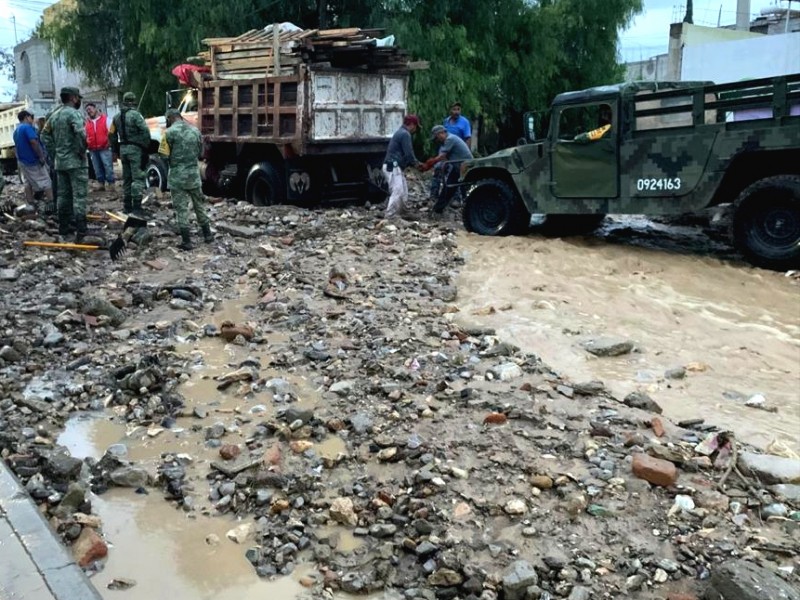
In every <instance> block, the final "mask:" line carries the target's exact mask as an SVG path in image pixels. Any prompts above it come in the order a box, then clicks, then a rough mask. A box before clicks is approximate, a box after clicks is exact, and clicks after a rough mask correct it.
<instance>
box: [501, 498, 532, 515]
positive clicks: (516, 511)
mask: <svg viewBox="0 0 800 600" xmlns="http://www.w3.org/2000/svg"><path fill="white" fill-rule="evenodd" d="M503 510H504V511H505V512H506V514H508V515H524V514H525V513H526V512H528V507H527V505H526V504H525V501H524V500H520V499H519V498H512V499H511V500H509V501H508V502H506V503H505V505H504V506H503Z"/></svg>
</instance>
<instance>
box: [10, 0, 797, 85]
mask: <svg viewBox="0 0 800 600" xmlns="http://www.w3.org/2000/svg"><path fill="white" fill-rule="evenodd" d="M51 4H53V2H52V1H50V0H0V48H4V49H7V50H11V49H12V48H13V47H14V45H15V44H16V42H17V41H24V40H26V39H28V37H30V35H31V32H32V31H33V28H34V27H35V26H36V23H37V21H38V20H39V17H40V16H41V14H42V11H43V10H44V9H45V7H47V6H50V5H51ZM774 5H780V6H784V7H785V6H788V1H787V0H751V11H750V12H751V15H756V14H758V13H759V12H760V11H761V9H762V8H764V7H767V6H774ZM794 6H795V7H797V8H798V9H800V1H798V0H795V2H794ZM685 11H686V0H644V12H643V13H642V14H641V15H639V16H638V17H637V18H636V19H635V20H634V22H633V23H632V25H631V26H630V27H629V28H628V30H627V31H624V32H623V33H622V35H621V40H620V53H621V55H622V56H621V57H622V60H624V61H630V60H640V59H643V58H649V57H650V56H654V55H656V54H660V53H663V52H666V50H667V39H668V36H669V25H670V23H672V22H675V21H680V20H682V19H683V15H684V13H685ZM718 19H719V21H720V22H721V24H722V25H730V24H732V23H734V22H735V21H736V0H694V22H695V23H696V24H698V25H710V26H716V25H717V22H718ZM15 21H16V33H15ZM14 91H15V89H14V85H13V84H11V82H8V81H0V100H6V101H7V100H10V99H11V97H12V96H13V94H14Z"/></svg>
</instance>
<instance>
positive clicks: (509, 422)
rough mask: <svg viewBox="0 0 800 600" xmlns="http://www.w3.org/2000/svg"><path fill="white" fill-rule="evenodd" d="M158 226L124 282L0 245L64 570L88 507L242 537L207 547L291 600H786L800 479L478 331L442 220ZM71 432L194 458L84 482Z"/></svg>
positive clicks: (9, 352) (3, 439)
mask: <svg viewBox="0 0 800 600" xmlns="http://www.w3.org/2000/svg"><path fill="white" fill-rule="evenodd" d="M166 213H167V211H165V210H161V209H160V208H158V207H157V206H156V215H155V218H154V222H156V223H158V224H159V227H158V228H152V229H153V230H154V235H153V236H152V239H151V240H150V241H149V243H147V244H146V245H142V246H141V247H140V248H139V249H138V251H137V252H132V253H129V254H128V255H127V256H126V257H125V258H124V260H123V261H121V262H118V263H111V262H109V261H108V260H107V258H106V257H101V256H100V255H99V254H93V255H72V254H65V253H61V254H59V253H55V252H38V253H33V252H24V253H21V252H20V251H19V250H18V249H17V248H16V244H18V242H19V240H21V239H23V238H27V237H29V236H31V235H32V234H33V232H36V234H37V235H39V234H41V231H40V229H41V227H40V224H38V222H36V221H21V222H20V223H18V224H17V225H15V227H16V228H17V229H15V230H14V231H13V232H11V233H8V234H3V235H5V236H6V237H7V239H8V240H9V243H8V244H7V245H6V248H7V250H5V251H4V252H3V253H2V254H0V273H2V277H0V279H2V280H3V281H2V282H0V286H2V289H3V296H2V298H3V299H2V302H3V304H4V307H3V311H2V315H0V323H2V340H0V347H2V350H0V357H1V358H2V363H0V389H2V398H3V399H2V400H0V451H1V452H2V456H3V458H4V459H5V460H6V462H7V463H8V464H9V465H10V466H11V468H12V469H13V470H14V471H15V472H16V474H17V475H18V477H20V479H21V480H22V481H23V483H24V484H25V486H26V488H27V489H28V490H29V492H30V493H31V495H32V496H33V497H34V498H35V499H36V501H37V502H39V503H41V504H42V507H43V510H46V511H47V513H48V515H49V516H50V518H51V522H52V523H53V524H54V525H55V527H56V529H57V530H58V531H59V533H60V534H61V535H62V537H63V538H64V540H65V541H66V542H67V543H73V542H74V543H75V544H76V545H78V546H79V547H80V548H87V550H80V552H82V559H83V560H84V562H83V563H82V564H85V565H89V564H91V562H93V561H94V560H98V559H100V558H101V557H102V556H101V555H102V554H103V552H102V550H101V546H100V544H102V539H101V538H100V536H99V534H98V531H102V527H101V523H99V522H98V520H97V518H96V517H92V516H91V506H90V502H89V496H88V489H89V487H90V486H91V487H92V489H93V490H94V491H95V492H96V493H102V492H103V491H104V490H105V489H107V488H108V487H110V486H123V487H130V488H133V489H135V490H139V491H142V492H146V491H149V492H150V493H158V492H160V493H162V494H163V496H164V498H165V501H167V502H171V503H173V504H174V505H175V507H176V508H178V509H180V510H179V511H176V518H177V515H179V514H181V513H182V512H184V511H185V512H187V513H197V514H204V515H214V516H216V517H217V518H230V517H232V516H236V517H237V519H238V522H234V521H233V520H231V528H230V531H229V532H228V535H227V538H228V540H223V541H222V542H221V543H230V544H238V546H237V548H238V551H241V552H242V553H244V554H245V556H246V557H247V559H248V560H249V561H250V562H251V563H252V565H253V569H254V577H255V576H256V574H257V575H258V576H261V577H273V576H279V575H287V574H291V573H293V572H294V571H295V569H296V568H297V567H298V566H299V565H302V564H311V565H313V566H314V568H313V570H312V572H311V574H309V575H306V576H304V578H303V581H302V583H303V585H305V586H307V587H308V588H309V590H308V593H307V595H308V597H309V598H319V597H331V595H332V594H334V593H337V592H339V591H342V592H346V593H349V594H366V593H370V592H382V593H383V592H385V593H386V594H388V595H387V596H386V597H397V598H408V599H426V600H434V599H438V598H442V599H447V598H452V599H455V598H461V599H470V600H475V599H481V600H493V599H499V600H523V599H525V600H527V599H534V600H544V599H554V598H568V599H569V600H581V599H589V598H592V599H594V598H672V599H673V600H677V599H690V598H702V597H706V598H714V599H717V598H724V600H749V599H755V598H762V599H763V598H795V599H796V598H798V597H800V596H798V592H797V589H798V581H800V579H799V578H798V567H800V564H798V559H797V556H800V542H798V527H799V526H800V511H798V509H799V508H800V460H798V458H797V457H796V456H792V455H791V453H786V452H784V453H783V454H784V456H777V455H771V454H762V453H757V452H754V451H752V449H750V448H747V447H745V446H744V445H743V444H740V443H739V442H738V441H737V440H736V439H735V437H734V436H733V435H732V434H730V433H729V432H725V431H718V430H716V429H715V428H714V427H712V426H709V425H707V424H705V423H702V422H696V421H694V422H686V423H677V424H676V423H672V422H670V421H669V419H667V418H666V417H665V416H663V415H661V414H660V413H661V409H660V407H659V406H658V398H657V397H655V398H652V397H650V396H647V395H646V394H643V393H637V394H636V395H631V396H628V397H626V398H615V397H613V395H612V394H611V393H610V392H609V391H608V390H607V389H606V388H605V387H604V385H603V384H602V383H601V382H597V381H570V380H568V379H566V378H564V377H562V376H561V375H560V374H559V373H558V372H557V371H556V370H554V369H553V368H551V367H550V366H548V365H545V364H543V363H542V362H541V360H539V358H538V357H537V356H535V355H533V354H528V353H525V352H522V351H521V350H519V349H518V348H516V347H515V346H513V345H512V344H510V343H508V342H507V341H504V340H502V339H499V338H498V336H497V335H496V334H495V332H494V331H493V330H492V329H488V328H476V327H473V326H472V325H471V324H470V323H469V320H470V319H469V316H468V315H464V314H461V313H460V311H459V307H458V303H459V296H458V289H457V287H456V285H455V281H456V276H457V273H458V270H459V269H461V268H463V266H464V260H463V257H462V256H461V254H460V253H459V248H458V244H457V237H456V234H457V228H458V225H457V217H456V216H455V215H451V216H450V217H449V218H447V219H445V220H443V221H437V222H428V221H427V220H425V219H421V220H420V221H418V222H408V221H398V222H386V221H384V220H382V218H381V214H382V213H381V212H380V211H378V210H375V209H374V208H373V207H369V206H365V207H348V208H337V209H330V210H317V211H308V210H303V209H299V208H294V207H270V208H260V207H252V206H249V205H245V204H218V205H215V207H214V209H213V213H214V219H215V227H216V228H217V229H218V231H219V234H218V240H217V241H216V242H215V243H214V244H213V245H211V246H207V247H203V248H199V249H198V250H196V251H195V252H194V254H181V253H177V252H175V251H173V250H172V249H171V247H170V245H171V244H173V243H174V239H173V237H172V236H171V234H170V233H169V232H168V231H166V227H165V226H166V221H167V219H166V217H165V215H166ZM31 227H32V228H33V229H31ZM242 293H247V294H249V295H250V297H251V298H252V301H248V302H247V303H246V305H245V306H244V308H243V312H244V315H243V318H241V319H236V320H231V318H230V317H229V315H227V314H226V313H225V307H226V303H228V302H232V301H234V300H235V298H236V297H237V295H239V294H242ZM619 344H620V342H619V341H614V340H611V341H606V342H603V343H600V341H598V342H597V343H594V344H592V347H591V348H587V352H593V353H595V354H596V355H597V356H598V360H603V356H605V355H609V354H611V355H613V353H614V352H615V351H616V350H615V349H616V348H618V347H619ZM198 346H201V347H202V348H205V349H213V348H218V349H220V351H222V350H224V351H225V352H227V354H226V356H228V357H230V358H229V359H228V360H226V361H225V362H224V364H218V365H215V366H214V368H213V369H212V368H211V367H212V365H210V364H209V363H208V361H209V358H208V355H207V356H205V357H204V356H202V355H201V354H198V353H194V352H193V351H192V350H191V349H190V348H192V347H198ZM604 353H606V354H604ZM200 381H202V382H204V383H205V384H206V385H210V386H212V387H213V394H214V398H215V400H214V401H213V402H210V403H209V402H200V401H199V400H198V399H197V397H196V396H194V395H193V393H192V392H191V389H192V388H189V387H187V383H192V382H194V383H197V382H200ZM301 382H306V384H304V385H303V386H301ZM228 406H233V408H227V407H228ZM82 411H105V413H104V414H106V415H108V416H109V417H111V418H114V419H115V420H116V421H118V422H121V423H126V424H127V425H128V426H130V427H139V428H141V431H142V432H143V435H145V436H150V437H153V438H155V437H157V436H162V437H165V436H173V437H174V439H176V440H183V441H187V440H194V442H195V447H196V448H197V449H198V450H197V452H196V453H195V452H187V451H186V450H185V445H184V446H179V445H178V444H177V443H176V444H175V447H174V450H169V451H167V452H165V453H163V454H162V455H161V457H160V461H159V464H158V469H157V470H156V471H155V472H152V471H150V470H148V469H146V468H143V467H142V466H141V465H137V464H136V462H134V461H130V460H128V459H127V456H126V455H125V452H124V451H121V450H120V449H119V448H116V447H114V446H112V447H111V448H109V449H108V450H107V452H106V453H105V455H104V456H103V457H102V458H101V459H100V460H98V461H93V460H91V459H87V460H86V461H81V460H79V459H76V458H73V457H71V456H69V454H68V453H67V452H65V450H64V449H63V448H61V447H59V446H58V445H57V444H56V438H57V435H58V432H59V429H60V428H61V427H62V426H63V423H64V420H65V419H66V418H67V417H68V416H69V415H70V413H74V412H82ZM169 439H173V438H172V437H171V438H169ZM165 443H166V442H165ZM123 450H124V449H123ZM206 458H207V460H206ZM111 551H112V552H113V551H114V550H113V549H112V550H111ZM765 590H766V591H765ZM323 594H324V596H323Z"/></svg>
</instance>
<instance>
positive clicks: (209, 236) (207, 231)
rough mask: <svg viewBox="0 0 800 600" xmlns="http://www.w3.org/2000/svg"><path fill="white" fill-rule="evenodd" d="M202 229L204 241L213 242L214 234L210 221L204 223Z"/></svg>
mask: <svg viewBox="0 0 800 600" xmlns="http://www.w3.org/2000/svg"><path fill="white" fill-rule="evenodd" d="M200 229H201V231H202V232H203V241H204V242H205V243H206V244H210V243H211V242H213V241H214V234H213V233H211V225H209V224H208V223H206V224H205V225H203V226H202V227H201V228H200Z"/></svg>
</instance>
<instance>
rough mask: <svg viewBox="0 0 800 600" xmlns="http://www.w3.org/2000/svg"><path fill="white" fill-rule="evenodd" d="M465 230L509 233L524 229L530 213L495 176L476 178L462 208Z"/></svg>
mask: <svg viewBox="0 0 800 600" xmlns="http://www.w3.org/2000/svg"><path fill="white" fill-rule="evenodd" d="M462 218H463V221H464V227H465V228H466V229H467V231H472V232H474V233H479V234H480V235H513V234H518V233H524V232H525V231H527V229H528V226H529V225H530V222H531V215H530V213H529V212H528V210H527V209H526V208H525V205H524V204H523V203H522V200H521V199H520V198H519V197H518V196H517V194H516V193H515V192H514V190H513V189H511V186H509V185H508V184H507V183H505V182H504V181H500V180H499V179H482V180H480V181H477V182H476V183H475V185H474V186H473V187H472V189H471V190H470V191H469V193H468V195H467V199H466V201H465V202H464V209H463V212H462Z"/></svg>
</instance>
